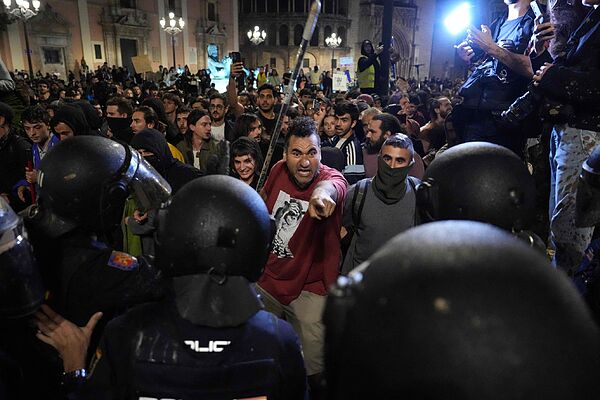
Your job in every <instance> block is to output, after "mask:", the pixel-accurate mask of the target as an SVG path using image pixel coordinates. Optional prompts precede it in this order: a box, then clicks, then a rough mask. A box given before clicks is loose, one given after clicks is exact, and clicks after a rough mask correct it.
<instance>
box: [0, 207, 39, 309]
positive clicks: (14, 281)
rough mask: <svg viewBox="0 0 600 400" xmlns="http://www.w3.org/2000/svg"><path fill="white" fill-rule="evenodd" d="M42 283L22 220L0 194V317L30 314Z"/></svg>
mask: <svg viewBox="0 0 600 400" xmlns="http://www.w3.org/2000/svg"><path fill="white" fill-rule="evenodd" d="M43 298H44V286H43V283H42V277H41V275H40V272H39V270H38V266H37V264H36V262H35V258H34V256H33V249H32V248H31V244H30V243H29V240H28V238H27V231H26V229H25V228H24V227H23V221H22V219H21V218H20V217H19V216H17V214H15V212H14V211H13V210H12V209H11V208H10V206H9V205H8V203H7V202H6V200H5V199H4V198H3V197H2V196H0V318H20V317H25V316H27V315H30V314H33V313H34V312H35V311H36V310H37V309H38V308H39V307H40V305H41V304H42V300H43Z"/></svg>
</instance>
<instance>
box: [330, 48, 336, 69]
mask: <svg viewBox="0 0 600 400" xmlns="http://www.w3.org/2000/svg"><path fill="white" fill-rule="evenodd" d="M334 51H335V47H332V48H331V73H332V74H333V68H334V66H333V60H335V57H334V54H333V52H334Z"/></svg>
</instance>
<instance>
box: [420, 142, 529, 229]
mask: <svg viewBox="0 0 600 400" xmlns="http://www.w3.org/2000/svg"><path fill="white" fill-rule="evenodd" d="M417 204H418V208H419V212H420V214H421V216H422V218H423V219H424V220H425V221H436V220H448V219H455V220H463V219H466V220H474V221H481V222H487V223H490V224H492V225H496V226H498V227H500V228H503V229H505V230H509V231H520V230H524V229H529V228H530V226H531V224H532V219H533V217H534V215H535V182H534V180H533V177H532V176H531V175H530V174H529V171H528V170H527V167H526V166H525V164H524V163H523V162H522V161H521V159H519V157H518V156H517V155H516V154H515V153H513V152H512V151H510V150H508V149H507V148H505V147H502V146H498V145H496V144H492V143H484V142H471V143H463V144H460V145H457V146H454V147H452V148H450V149H448V150H446V151H445V152H444V153H442V154H441V155H440V156H438V157H436V158H435V160H434V161H433V162H432V163H431V165H430V166H429V167H428V168H427V170H426V171H425V175H424V176H423V180H422V183H421V184H420V185H419V186H418V188H417Z"/></svg>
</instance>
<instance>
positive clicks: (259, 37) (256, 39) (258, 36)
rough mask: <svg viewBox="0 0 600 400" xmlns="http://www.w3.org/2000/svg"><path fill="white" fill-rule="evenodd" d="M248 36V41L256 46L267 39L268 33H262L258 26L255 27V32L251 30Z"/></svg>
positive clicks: (263, 31)
mask: <svg viewBox="0 0 600 400" xmlns="http://www.w3.org/2000/svg"><path fill="white" fill-rule="evenodd" d="M247 35H248V39H250V41H251V42H252V43H254V44H256V45H259V44H261V43H262V42H264V41H265V39H266V38H267V32H265V30H264V29H263V30H262V31H261V30H260V28H259V27H258V26H255V27H254V31H253V30H249V31H248V33H247Z"/></svg>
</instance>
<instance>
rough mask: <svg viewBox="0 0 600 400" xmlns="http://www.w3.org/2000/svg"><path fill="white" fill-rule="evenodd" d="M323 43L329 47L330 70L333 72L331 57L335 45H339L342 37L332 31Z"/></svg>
mask: <svg viewBox="0 0 600 400" xmlns="http://www.w3.org/2000/svg"><path fill="white" fill-rule="evenodd" d="M325 44H326V45H327V46H328V47H331V71H332V73H333V68H334V65H333V60H334V58H333V52H334V51H335V49H336V47H340V45H341V44H342V38H341V37H339V36H338V35H336V33H335V32H333V33H332V34H331V36H329V37H327V38H325Z"/></svg>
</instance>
